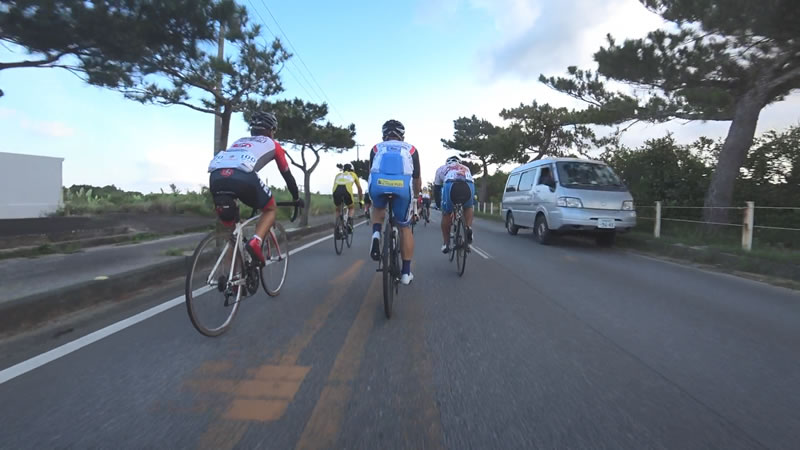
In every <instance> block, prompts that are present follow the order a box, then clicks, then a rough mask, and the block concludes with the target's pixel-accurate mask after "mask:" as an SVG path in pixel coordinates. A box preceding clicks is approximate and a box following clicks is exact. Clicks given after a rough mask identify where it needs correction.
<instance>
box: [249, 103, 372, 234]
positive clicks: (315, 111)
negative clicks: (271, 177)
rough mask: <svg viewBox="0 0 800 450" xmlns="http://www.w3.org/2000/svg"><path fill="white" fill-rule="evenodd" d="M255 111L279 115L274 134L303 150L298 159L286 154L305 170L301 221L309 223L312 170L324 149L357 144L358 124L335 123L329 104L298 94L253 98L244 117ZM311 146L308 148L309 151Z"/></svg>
mask: <svg viewBox="0 0 800 450" xmlns="http://www.w3.org/2000/svg"><path fill="white" fill-rule="evenodd" d="M256 111H272V112H273V113H275V115H276V116H277V117H278V122H279V124H280V125H279V127H278V131H277V132H276V135H275V138H276V139H278V140H279V141H281V142H284V143H288V144H289V146H290V147H289V148H290V150H293V151H298V152H299V153H300V155H299V159H296V158H297V157H296V156H294V157H293V156H292V154H291V152H287V153H286V155H287V157H288V158H289V160H290V161H291V163H292V165H294V166H295V167H297V168H299V169H300V170H301V171H303V178H304V180H303V184H304V185H305V189H306V192H305V199H304V201H305V204H306V209H305V210H303V217H302V218H301V220H300V225H307V224H308V215H309V213H311V212H313V208H312V205H311V202H312V201H313V199H312V196H311V192H310V191H309V190H308V189H309V186H310V185H311V173H312V172H314V170H315V169H316V168H317V165H318V164H319V160H320V153H321V152H334V153H342V152H344V151H345V150H346V149H349V148H353V147H354V146H355V145H356V141H355V140H354V138H355V135H356V126H355V125H354V124H350V125H348V126H346V127H340V126H336V125H333V124H332V123H331V122H330V121H327V120H326V117H327V116H328V105H326V104H324V103H323V104H321V105H317V104H314V103H311V102H305V101H303V100H301V99H299V98H295V99H294V100H280V101H277V102H267V101H261V102H258V103H257V102H250V103H249V104H248V106H247V110H246V111H245V119H249V117H250V116H251V115H252V114H253V113H254V112H256ZM307 150H308V152H307Z"/></svg>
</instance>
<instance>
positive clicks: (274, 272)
mask: <svg viewBox="0 0 800 450" xmlns="http://www.w3.org/2000/svg"><path fill="white" fill-rule="evenodd" d="M261 245H262V247H261V250H262V251H263V252H264V259H266V264H264V266H263V267H262V268H261V286H262V287H263V288H264V290H265V291H266V292H267V295H269V296H270V297H275V296H277V295H278V294H280V292H281V288H282V287H283V283H284V282H285V281H286V272H287V270H288V269H289V234H288V233H287V232H286V229H284V228H283V225H281V224H279V223H277V222H276V223H275V225H273V226H272V229H271V230H270V232H269V234H268V235H267V238H266V239H264V242H262V244H261Z"/></svg>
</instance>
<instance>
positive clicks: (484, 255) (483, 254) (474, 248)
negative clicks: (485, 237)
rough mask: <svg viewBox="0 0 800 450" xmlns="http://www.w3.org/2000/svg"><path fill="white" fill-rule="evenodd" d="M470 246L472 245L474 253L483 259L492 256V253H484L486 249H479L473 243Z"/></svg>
mask: <svg viewBox="0 0 800 450" xmlns="http://www.w3.org/2000/svg"><path fill="white" fill-rule="evenodd" d="M471 247H472V250H474V251H475V253H477V254H479V255H481V256H482V257H483V259H491V258H492V255H490V254H488V253H486V250H482V249H480V248H478V247H476V246H474V245H473V246H471Z"/></svg>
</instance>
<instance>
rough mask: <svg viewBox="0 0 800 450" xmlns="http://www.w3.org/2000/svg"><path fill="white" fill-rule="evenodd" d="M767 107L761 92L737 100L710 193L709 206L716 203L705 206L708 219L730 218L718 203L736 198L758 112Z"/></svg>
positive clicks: (707, 202) (709, 188)
mask: <svg viewBox="0 0 800 450" xmlns="http://www.w3.org/2000/svg"><path fill="white" fill-rule="evenodd" d="M763 107H764V98H763V95H761V94H760V93H758V92H751V93H749V94H747V95H745V96H744V97H742V98H741V99H740V100H739V102H738V103H737V104H736V111H734V114H733V121H732V122H731V126H730V128H728V136H727V137H726V138H725V143H724V144H723V145H722V150H721V151H720V153H719V161H717V167H716V168H715V169H714V174H713V175H712V176H711V184H710V185H709V187H708V192H707V193H706V199H705V206H706V207H715V208H713V209H706V210H704V213H703V217H704V218H705V220H706V221H707V222H727V219H728V210H727V209H719V208H718V207H727V206H731V203H732V202H733V190H734V187H735V184H736V179H737V178H738V176H739V169H740V168H741V167H742V164H744V161H745V159H746V158H747V152H748V151H749V150H750V146H751V145H753V137H754V136H755V133H756V125H757V124H758V116H759V114H760V113H761V109H762V108H763Z"/></svg>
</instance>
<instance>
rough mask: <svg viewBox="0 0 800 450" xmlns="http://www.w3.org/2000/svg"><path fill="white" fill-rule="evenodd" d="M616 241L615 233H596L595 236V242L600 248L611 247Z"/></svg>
mask: <svg viewBox="0 0 800 450" xmlns="http://www.w3.org/2000/svg"><path fill="white" fill-rule="evenodd" d="M616 241H617V233H616V232H615V231H607V232H603V233H598V234H597V235H596V236H595V242H597V245H599V246H600V247H613V246H614V243H615V242H616Z"/></svg>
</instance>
